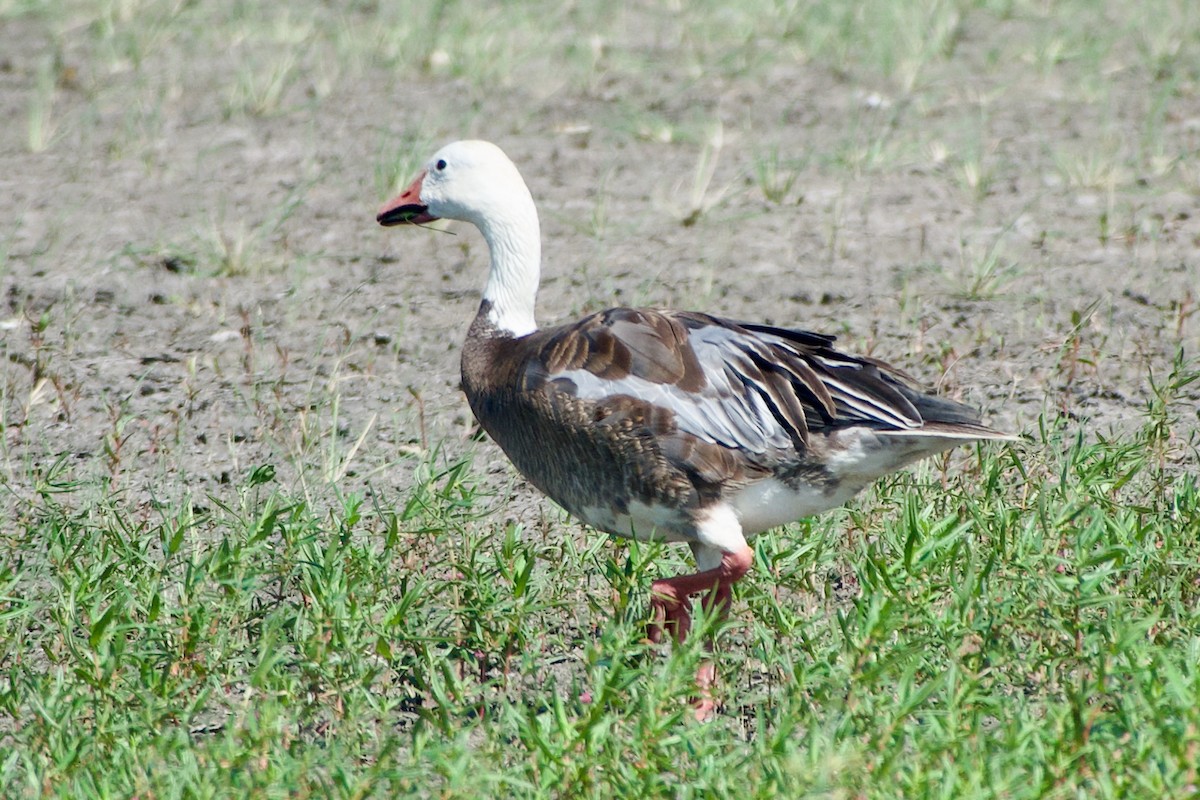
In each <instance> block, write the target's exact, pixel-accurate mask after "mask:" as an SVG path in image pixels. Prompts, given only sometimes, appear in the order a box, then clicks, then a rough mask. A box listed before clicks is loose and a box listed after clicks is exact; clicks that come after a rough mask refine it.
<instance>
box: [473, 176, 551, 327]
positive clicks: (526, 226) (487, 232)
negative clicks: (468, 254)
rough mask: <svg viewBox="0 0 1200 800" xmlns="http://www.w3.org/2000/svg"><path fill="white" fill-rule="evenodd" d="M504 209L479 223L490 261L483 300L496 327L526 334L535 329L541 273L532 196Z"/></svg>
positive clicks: (535, 215) (540, 258)
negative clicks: (534, 308)
mask: <svg viewBox="0 0 1200 800" xmlns="http://www.w3.org/2000/svg"><path fill="white" fill-rule="evenodd" d="M521 199H522V200H524V199H525V198H521ZM507 211H508V213H506V214H504V215H497V216H493V217H491V218H489V219H487V220H485V221H482V223H481V224H479V230H480V232H481V233H483V238H484V239H485V240H486V241H487V244H488V251H489V253H490V254H491V262H492V263H491V270H490V271H489V272H488V280H487V285H486V286H485V287H484V289H483V299H484V300H487V301H489V303H488V304H485V305H486V306H490V307H488V310H487V315H488V319H489V321H490V322H491V323H492V324H493V325H495V327H496V329H497V330H499V331H500V332H502V333H505V334H508V335H511V336H525V335H526V334H530V333H533V332H534V331H535V330H537V322H535V321H534V318H533V307H534V301H535V300H536V298H537V289H538V280H539V278H540V274H541V263H542V239H541V230H540V228H539V226H538V218H537V210H536V209H535V208H534V205H533V200H532V198H530V199H529V200H528V204H526V203H515V204H514V205H513V206H512V207H511V208H509V209H507Z"/></svg>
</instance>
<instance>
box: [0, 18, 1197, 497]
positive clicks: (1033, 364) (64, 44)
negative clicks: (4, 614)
mask: <svg viewBox="0 0 1200 800" xmlns="http://www.w3.org/2000/svg"><path fill="white" fill-rule="evenodd" d="M132 5H133V6H137V8H136V9H135V13H133V14H128V15H125V16H124V17H122V16H121V15H120V14H117V13H116V12H114V11H113V10H112V9H109V10H108V12H107V16H106V15H105V14H104V13H101V12H99V11H96V12H92V11H91V10H89V9H88V8H86V7H79V6H75V5H69V4H68V5H67V6H64V7H62V8H61V9H60V10H61V14H57V13H55V14H52V13H50V12H45V13H42V12H38V11H36V10H31V11H28V12H25V11H22V10H21V9H19V8H17V7H15V6H6V5H4V4H2V3H0V9H4V15H3V16H4V18H3V27H2V28H0V54H2V55H0V112H2V113H3V116H4V119H5V123H4V124H3V125H2V126H0V337H2V338H0V354H2V355H3V358H0V415H2V416H0V432H2V434H3V448H4V449H3V453H4V456H5V467H4V471H3V481H4V483H6V484H7V486H8V488H9V490H10V491H9V493H8V498H7V500H6V502H9V501H11V500H13V499H28V498H30V497H32V496H33V494H34V492H35V490H36V489H37V488H38V487H39V485H42V488H44V485H43V482H44V481H46V480H49V479H51V478H52V479H54V480H91V479H100V481H101V485H103V486H105V487H111V488H115V489H116V490H118V491H119V492H121V493H122V496H123V497H126V498H127V499H128V500H129V501H130V502H132V503H135V504H141V503H144V502H146V501H147V500H148V499H150V498H157V499H159V500H172V499H178V498H181V497H191V498H193V499H195V500H196V501H197V502H201V501H203V498H204V497H205V496H206V495H208V494H216V495H219V494H220V493H221V492H222V491H223V488H222V487H223V486H224V485H226V484H237V483H238V482H240V481H242V480H243V479H244V477H245V475H246V473H247V472H248V471H249V470H250V469H251V468H253V467H255V466H257V465H260V464H272V465H274V466H275V467H276V468H277V469H278V470H279V472H280V478H281V480H282V481H285V482H287V483H289V484H295V483H296V482H302V483H303V486H304V487H305V488H306V489H308V490H310V491H313V492H314V493H315V494H318V495H320V494H322V493H323V492H324V491H325V489H326V488H328V487H329V486H330V485H334V486H336V488H337V491H339V492H343V493H345V492H355V491H364V490H366V489H367V488H368V487H370V488H371V489H372V490H374V491H378V492H385V493H388V494H389V496H392V497H396V496H401V495H402V494H403V492H404V490H405V488H406V486H407V485H408V484H409V482H410V481H411V473H412V470H413V468H414V466H415V465H416V464H417V463H419V462H420V461H421V460H422V459H423V458H424V454H426V453H428V452H429V451H430V450H433V449H439V450H440V452H441V454H442V455H440V456H438V458H451V457H453V456H455V455H456V454H459V453H463V452H466V451H469V450H478V452H479V455H478V457H477V461H476V468H477V471H478V472H479V473H480V474H481V475H485V474H486V475H490V478H489V479H488V480H489V481H490V482H491V483H492V484H493V485H495V486H497V487H511V489H512V491H513V492H515V494H516V496H517V497H518V498H520V500H521V502H520V503H518V504H517V505H516V506H514V507H519V508H526V507H532V508H534V509H540V510H541V511H544V510H545V509H544V507H543V506H541V505H540V504H538V503H535V502H532V501H531V498H532V493H531V490H529V489H527V488H525V487H524V486H523V485H522V484H520V483H519V481H517V480H516V479H515V478H514V477H513V476H512V474H511V472H510V471H509V469H508V467H507V466H506V465H505V464H504V462H503V461H501V460H500V459H499V457H498V453H497V451H496V450H495V449H494V448H493V447H492V446H491V445H490V444H487V443H482V444H480V443H477V442H475V441H474V440H472V439H471V438H470V436H469V434H470V431H471V422H470V417H469V411H468V410H467V408H466V405H465V402H464V401H463V399H462V397H461V395H460V393H459V392H458V388H457V386H458V342H459V341H460V339H461V337H462V335H463V334H464V332H465V328H466V325H467V323H468V321H469V319H470V317H471V315H472V314H473V313H474V309H475V306H476V304H477V297H478V294H477V292H478V289H479V287H480V286H481V285H482V281H483V272H484V269H485V265H486V254H485V252H484V250H483V245H482V240H481V239H480V238H479V237H478V236H477V234H476V233H475V232H474V231H472V230H469V229H467V228H466V227H465V226H458V227H456V228H454V229H453V231H454V233H455V234H456V236H454V237H451V236H447V235H440V234H437V233H433V232H429V231H422V230H399V231H397V230H386V231H385V230H383V229H381V228H379V227H377V226H376V225H375V222H374V213H375V210H376V208H377V206H378V205H379V203H380V202H381V201H382V200H384V199H385V198H386V197H387V196H388V194H389V193H390V192H391V191H392V190H394V189H395V188H396V186H397V185H398V184H399V183H402V182H404V181H406V180H407V179H408V178H409V177H411V174H412V172H413V171H415V169H416V168H417V167H418V165H419V163H420V162H421V161H423V160H424V159H425V158H426V157H427V156H428V155H429V154H430V153H432V152H433V150H434V149H435V147H436V146H437V145H439V144H441V143H443V142H446V141H450V140H453V139H457V138H466V137H478V138H487V139H491V140H493V141H496V142H497V143H499V144H500V145H501V146H502V147H504V148H505V149H506V150H507V152H508V153H509V155H510V156H511V157H512V158H513V160H514V161H515V162H516V163H517V164H518V165H519V166H520V167H521V169H522V171H523V173H524V175H525V177H526V180H527V181H528V183H529V185H530V187H531V189H532V191H533V194H534V197H535V198H536V199H537V201H538V203H539V207H540V210H541V214H542V223H543V237H544V257H545V267H544V276H545V277H544V283H543V289H542V292H541V295H540V304H539V311H540V316H541V319H542V321H543V322H544V323H552V322H556V321H562V320H566V319H569V318H571V317H572V316H573V315H575V314H578V313H580V312H582V311H585V310H590V309H596V308H600V307H604V306H608V305H613V304H646V305H659V306H673V307H690V308H697V309H702V310H706V311H711V312H714V313H718V314H723V315H727V316H732V317H739V318H747V319H762V320H766V321H769V322H772V323H776V324H783V325H791V326H796V327H802V328H807V329H812V330H817V331H825V332H830V333H836V334H838V335H839V336H840V337H841V338H842V344H843V345H844V346H845V347H846V348H847V349H850V350H852V351H854V350H856V351H863V352H868V353H871V354H873V355H875V356H878V357H882V358H885V359H888V360H891V361H893V362H895V363H897V364H898V365H901V366H904V367H905V368H907V369H909V370H910V371H911V372H913V373H914V374H915V375H918V376H920V377H921V378H923V379H924V380H926V381H928V382H929V383H931V384H937V385H939V386H941V387H942V389H943V390H945V391H946V392H948V393H950V394H952V395H955V396H958V397H961V398H962V399H965V400H966V401H968V402H971V403H974V404H977V405H979V406H981V407H983V408H985V409H986V411H987V413H988V415H989V416H990V418H991V420H992V422H993V423H994V424H996V425H997V426H999V427H1002V428H1007V429H1010V430H1014V431H1029V430H1032V429H1036V427H1037V425H1038V419H1039V415H1041V414H1042V413H1043V412H1046V411H1050V412H1057V411H1059V410H1061V411H1065V412H1067V413H1068V414H1069V415H1070V417H1071V419H1072V420H1073V421H1074V423H1075V424H1078V425H1079V426H1080V427H1081V428H1084V429H1086V430H1088V431H1090V432H1095V433H1101V434H1107V433H1109V432H1110V431H1113V430H1117V431H1120V430H1123V426H1125V425H1126V424H1127V423H1128V421H1129V420H1130V419H1131V418H1134V417H1136V416H1137V415H1139V414H1140V412H1141V411H1142V410H1143V409H1144V408H1145V406H1146V404H1147V402H1148V400H1149V398H1150V396H1151V386H1150V382H1149V376H1150V375H1151V374H1154V375H1156V376H1165V375H1166V374H1167V372H1169V370H1170V365H1171V363H1172V360H1173V359H1174V358H1175V356H1176V354H1177V352H1178V351H1179V350H1180V348H1183V349H1184V350H1185V352H1186V353H1187V354H1188V355H1190V356H1193V357H1194V355H1195V353H1196V352H1197V351H1198V349H1200V348H1198V347H1197V345H1200V319H1197V317H1196V316H1195V314H1194V311H1195V308H1196V302H1197V294H1198V287H1200V263H1198V261H1200V259H1198V258H1197V250H1198V247H1200V208H1198V200H1200V166H1197V164H1198V163H1200V162H1198V160H1197V152H1198V150H1200V87H1198V86H1197V82H1196V74H1195V67H1194V64H1193V66H1192V67H1185V66H1177V65H1178V64H1179V63H1180V62H1186V61H1187V55H1188V53H1190V52H1192V49H1189V48H1194V45H1195V43H1194V42H1192V41H1190V40H1188V41H1186V42H1184V43H1183V44H1182V45H1181V47H1180V48H1177V49H1176V50H1175V51H1170V50H1168V52H1167V53H1166V55H1165V56H1162V57H1161V58H1160V59H1159V60H1155V59H1154V58H1152V56H1153V54H1151V55H1146V47H1145V45H1144V43H1140V42H1139V41H1137V40H1136V39H1135V38H1132V37H1131V38H1129V40H1128V41H1126V40H1125V39H1123V38H1122V37H1120V36H1113V37H1111V38H1103V37H1101V38H1103V41H1104V43H1105V44H1104V46H1103V47H1099V49H1098V51H1097V53H1095V54H1094V55H1089V54H1087V53H1084V54H1083V55H1080V54H1079V53H1078V52H1074V53H1071V52H1067V53H1064V54H1063V55H1062V56H1061V58H1056V57H1054V56H1053V55H1051V56H1046V57H1045V59H1044V60H1043V61H1038V60H1037V54H1038V53H1043V52H1045V47H1046V41H1049V39H1050V33H1053V32H1054V31H1059V32H1060V33H1061V35H1062V36H1064V37H1065V36H1068V34H1067V33H1063V31H1069V30H1070V28H1071V23H1069V22H1067V21H1062V20H1055V19H1047V18H1045V17H1040V16H1038V15H1037V14H1034V13H1032V12H1030V13H1027V14H1021V13H1017V14H1014V15H1011V16H1003V15H995V14H992V13H990V12H987V11H984V10H967V11H964V12H962V13H956V14H955V15H953V17H952V18H951V20H950V22H951V23H952V28H953V30H952V35H953V42H952V46H947V47H944V48H942V49H939V50H938V51H937V52H936V53H926V54H925V55H924V56H923V60H918V61H917V62H915V63H916V66H915V67H913V68H912V69H910V70H909V71H907V72H906V71H905V69H904V66H905V64H907V63H908V62H906V61H904V60H903V59H898V60H896V61H895V63H889V61H888V59H886V58H882V57H880V58H877V59H876V60H875V61H874V62H872V61H869V60H866V59H864V60H862V61H854V60H853V59H850V58H847V57H846V56H845V55H841V56H839V55H837V53H836V52H834V53H832V54H831V52H826V51H822V50H820V49H819V48H816V47H815V46H813V47H808V48H807V49H806V48H805V47H803V46H796V47H791V48H789V47H788V46H786V45H787V41H788V40H787V38H786V37H787V36H788V35H790V34H788V32H787V31H785V30H782V29H776V28H775V26H774V23H770V22H764V23H763V25H762V28H761V30H758V31H757V32H755V31H754V30H753V29H751V31H750V33H746V34H742V33H740V31H741V30H742V28H740V27H739V25H742V26H743V27H744V26H745V25H744V23H743V22H737V21H735V22H731V23H729V24H728V25H726V26H723V23H721V22H720V21H719V20H718V21H717V22H716V23H713V24H714V25H716V27H715V28H714V27H708V28H705V29H704V30H703V31H697V30H694V28H693V24H694V20H693V18H691V17H689V12H688V11H687V10H686V9H683V10H678V9H676V10H672V7H671V6H670V5H667V6H659V5H658V4H652V3H646V4H635V5H631V6H626V7H621V8H620V10H618V11H614V12H612V13H611V15H607V14H606V13H605V12H603V11H593V12H588V13H585V12H584V11H581V10H580V8H581V7H577V6H572V7H571V8H573V9H575V10H574V11H572V10H567V11H561V12H558V11H550V10H545V11H544V13H542V12H539V13H540V14H541V17H539V19H540V20H541V21H540V22H538V23H534V22H527V23H522V24H525V25H526V27H527V28H528V31H527V32H526V33H512V32H511V31H510V32H501V33H497V34H496V36H497V37H499V40H498V41H499V44H496V43H495V41H494V40H492V39H487V38H486V37H484V38H479V37H478V36H477V34H478V31H474V29H472V31H468V33H469V34H470V35H471V36H476V37H477V38H472V39H470V40H469V41H470V42H477V41H478V42H482V43H483V44H480V45H479V48H480V49H479V50H478V52H475V51H469V50H468V48H467V47H466V45H465V44H464V45H463V47H462V49H461V50H460V49H456V42H458V43H459V44H462V41H463V40H461V39H456V38H455V36H454V35H452V32H447V30H446V29H445V28H443V29H441V33H438V34H437V35H436V36H435V35H434V34H433V33H431V34H429V39H428V41H426V40H423V39H422V38H421V37H420V33H419V31H418V32H416V33H412V34H411V36H410V37H409V38H408V39H403V40H402V42H401V44H404V43H408V44H407V45H405V46H409V45H411V47H410V50H414V52H400V51H397V52H392V51H390V50H388V46H387V44H386V43H387V40H386V39H385V38H380V37H383V36H384V35H385V34H384V33H380V31H383V32H385V33H386V31H387V30H389V26H391V27H395V26H402V25H405V24H410V23H409V22H405V17H404V14H405V13H407V12H403V11H397V12H392V16H389V12H387V11H386V10H385V9H380V8H376V7H375V6H374V5H372V4H368V3H364V4H357V5H353V6H350V7H348V10H346V11H344V12H339V11H334V10H330V9H328V8H325V7H323V6H320V7H312V8H310V7H308V6H307V5H305V4H301V7H298V8H293V9H292V10H290V11H288V12H287V14H284V12H283V11H280V10H278V9H276V10H274V11H272V12H267V11H262V12H255V13H261V16H256V17H254V19H252V20H250V22H246V21H245V20H243V19H241V18H235V14H234V12H232V11H229V12H228V15H226V12H225V11H217V10H212V9H210V10H207V11H206V10H202V9H197V8H196V7H187V6H180V7H178V8H175V7H171V8H169V9H164V8H162V7H160V6H158V5H155V4H145V5H139V4H136V3H135V4H132ZM219 5H221V4H214V7H215V6H219ZM403 5H404V4H401V6H403ZM54 8H59V7H57V6H54ZM547 8H549V7H547ZM1022 8H1023V6H1022ZM705 9H706V11H705V12H704V13H710V12H711V13H715V12H714V11H713V10H712V9H708V8H707V6H705ZM428 13H430V12H428V11H427V10H425V11H422V12H420V14H428ZM447 13H454V12H453V11H450V12H447ZM464 13H466V12H464ZM480 13H483V14H484V16H485V17H487V19H485V20H484V21H482V22H480V25H481V26H484V25H488V24H490V25H493V26H496V25H499V24H500V23H501V22H502V21H503V17H502V16H499V15H495V14H492V15H491V16H488V13H491V12H486V13H485V12H480ZM697 13H699V12H697ZM1099 13H1100V16H1099V17H1098V18H1097V19H1096V20H1092V21H1091V23H1090V24H1093V25H1097V26H1101V25H1102V23H1103V21H1104V16H1103V15H1104V14H1105V13H1108V14H1110V15H1111V13H1112V12H1111V9H1110V10H1109V11H1108V12H1103V11H1102V12H1099ZM413 14H417V12H416V11H413ZM114 15H115V16H114ZM281 15H282V16H281ZM280 19H284V20H285V21H288V20H290V24H292V25H293V27H296V28H298V29H299V30H298V32H296V31H291V29H290V28H287V26H286V25H284V24H283V23H281V22H280ZM422 20H426V17H424V16H419V15H418V17H417V18H416V21H415V22H411V24H413V25H419V24H421V22H422ZM1056 25H1057V26H1060V27H1059V28H1056V27H1055V26H1056ZM1060 28H1061V30H1060ZM1096 30H1103V29H1102V27H1097V28H1096ZM247 31H249V33H247ZM256 31H258V33H257V34H256V33H255V32H256ZM464 35H466V34H464ZM897 35H899V34H897ZM930 35H931V36H932V35H933V34H932V33H930ZM771 36H777V37H779V38H778V40H773V39H771V38H770V37H771ZM863 36H864V37H866V36H867V34H863ZM339 37H340V38H339ZM723 37H724V38H723ZM738 37H740V38H738ZM756 37H757V38H756ZM764 37H765V38H764ZM1067 41H1068V43H1070V42H1071V41H1072V40H1070V39H1069V38H1068V39H1067ZM131 42H132V44H131ZM381 42H382V43H381ZM418 44H419V45H420V46H418ZM878 46H880V45H879V43H878V41H876V40H874V39H869V40H868V39H866V38H864V39H863V41H862V42H861V43H859V41H858V40H855V39H853V38H851V39H850V45H849V47H850V50H854V49H855V48H860V47H861V48H862V49H863V50H864V51H869V50H870V48H872V47H878ZM488 48H491V49H488ZM134 51H136V52H134ZM870 52H874V51H870ZM906 52H907V51H906ZM922 52H923V51H922ZM289 53H291V54H293V55H292V56H291V60H290V61H289V60H287V57H288V54H289ZM1029 54H1032V55H1030V56H1029V57H1028V58H1026V57H1025V56H1027V55H1029ZM901 55H904V54H903V53H901ZM1160 62H1161V63H1160ZM1164 64H1165V66H1163V65H1164ZM1156 68H1157V69H1159V70H1166V72H1165V73H1163V72H1158V73H1156V72H1155V71H1154V70H1155V69H1156ZM911 72H915V73H916V74H915V75H911V74H910V73H911ZM1164 74H1165V75H1166V77H1163V75H1164ZM275 78H278V80H275ZM1190 391H1191V392H1192V394H1191V395H1190V399H1188V398H1185V400H1187V401H1188V402H1192V403H1193V405H1200V394H1197V392H1198V391H1200V387H1196V386H1195V385H1193V386H1192V387H1191V389H1190ZM1198 424H1200V422H1198ZM55 465H58V466H57V467H56V466H55ZM498 504H501V505H502V504H503V500H500V501H498ZM533 513H540V512H539V511H535V512H533Z"/></svg>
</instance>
